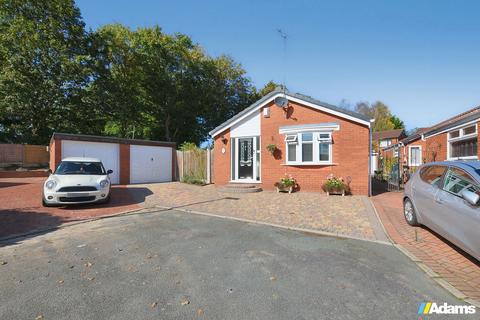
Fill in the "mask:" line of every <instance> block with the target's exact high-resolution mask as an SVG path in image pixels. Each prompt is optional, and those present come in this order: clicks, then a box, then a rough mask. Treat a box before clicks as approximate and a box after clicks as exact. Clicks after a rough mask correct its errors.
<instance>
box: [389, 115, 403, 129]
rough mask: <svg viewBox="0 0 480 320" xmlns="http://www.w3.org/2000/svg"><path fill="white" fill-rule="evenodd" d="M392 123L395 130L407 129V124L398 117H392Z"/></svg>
mask: <svg viewBox="0 0 480 320" xmlns="http://www.w3.org/2000/svg"><path fill="white" fill-rule="evenodd" d="M390 122H391V123H393V129H405V124H404V123H403V121H402V120H401V119H400V118H399V117H397V116H396V115H392V116H391V117H390Z"/></svg>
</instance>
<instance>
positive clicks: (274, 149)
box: [267, 143, 277, 154]
mask: <svg viewBox="0 0 480 320" xmlns="http://www.w3.org/2000/svg"><path fill="white" fill-rule="evenodd" d="M267 150H268V152H270V154H274V153H275V151H276V150H277V146H276V145H274V144H273V143H270V144H269V145H267Z"/></svg>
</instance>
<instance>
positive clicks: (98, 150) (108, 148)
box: [62, 140, 120, 184]
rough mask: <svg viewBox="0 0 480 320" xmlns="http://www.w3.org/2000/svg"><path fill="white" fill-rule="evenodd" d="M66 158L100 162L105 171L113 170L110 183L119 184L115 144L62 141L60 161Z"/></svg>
mask: <svg viewBox="0 0 480 320" xmlns="http://www.w3.org/2000/svg"><path fill="white" fill-rule="evenodd" d="M67 157H92V158H98V159H100V160H102V163H103V166H104V167H105V170H110V169H111V170H113V173H112V174H111V175H110V179H111V181H112V183H114V184H118V183H120V180H119V176H120V172H119V170H120V166H119V146H118V144H117V143H103V142H86V141H71V140H62V159H63V158H67Z"/></svg>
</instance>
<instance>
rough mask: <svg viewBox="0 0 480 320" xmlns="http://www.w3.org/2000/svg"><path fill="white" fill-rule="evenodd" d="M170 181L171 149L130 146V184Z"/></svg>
mask: <svg viewBox="0 0 480 320" xmlns="http://www.w3.org/2000/svg"><path fill="white" fill-rule="evenodd" d="M166 181H172V148H169V147H154V146H138V145H131V146H130V183H148V182H166Z"/></svg>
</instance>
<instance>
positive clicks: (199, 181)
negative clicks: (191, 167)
mask: <svg viewBox="0 0 480 320" xmlns="http://www.w3.org/2000/svg"><path fill="white" fill-rule="evenodd" d="M181 181H182V182H183V183H188V184H196V185H205V181H204V180H202V179H199V178H196V177H194V176H191V175H188V174H186V175H184V176H183V178H182V180H181Z"/></svg>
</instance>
